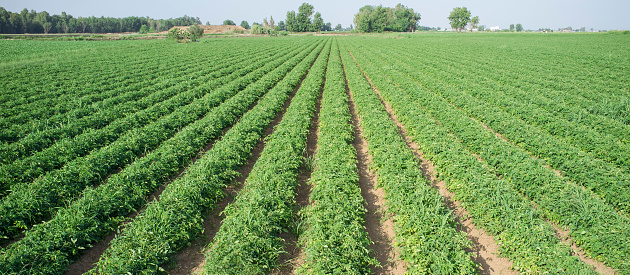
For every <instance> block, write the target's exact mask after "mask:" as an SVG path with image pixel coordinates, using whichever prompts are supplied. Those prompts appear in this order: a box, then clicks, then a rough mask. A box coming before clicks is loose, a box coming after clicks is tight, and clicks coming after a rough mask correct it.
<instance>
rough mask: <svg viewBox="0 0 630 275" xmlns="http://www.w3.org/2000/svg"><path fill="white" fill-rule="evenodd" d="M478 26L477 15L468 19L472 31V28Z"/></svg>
mask: <svg viewBox="0 0 630 275" xmlns="http://www.w3.org/2000/svg"><path fill="white" fill-rule="evenodd" d="M478 26H479V16H475V17H473V18H472V19H470V31H472V30H473V29H477V28H478ZM479 31H482V30H479Z"/></svg>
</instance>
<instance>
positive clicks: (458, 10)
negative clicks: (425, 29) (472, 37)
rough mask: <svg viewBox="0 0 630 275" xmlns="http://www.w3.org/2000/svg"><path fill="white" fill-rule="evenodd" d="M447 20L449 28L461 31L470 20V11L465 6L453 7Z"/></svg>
mask: <svg viewBox="0 0 630 275" xmlns="http://www.w3.org/2000/svg"><path fill="white" fill-rule="evenodd" d="M448 21H450V24H451V28H453V29H454V30H457V32H461V31H462V29H464V27H466V25H467V24H468V22H470V11H468V8H466V7H455V8H453V11H451V14H450V15H449V16H448Z"/></svg>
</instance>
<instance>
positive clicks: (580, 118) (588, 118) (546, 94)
mask: <svg viewBox="0 0 630 275" xmlns="http://www.w3.org/2000/svg"><path fill="white" fill-rule="evenodd" d="M400 53H403V52H400ZM438 54H439V55H438ZM435 55H438V56H439V58H437V60H440V61H441V62H443V63H442V64H449V65H450V66H448V69H449V70H450V71H451V72H456V73H458V74H461V75H467V76H468V78H469V79H472V80H474V81H475V82H479V83H483V85H484V86H486V87H492V89H494V90H500V91H502V92H503V93H504V95H508V96H511V97H514V98H515V99H518V100H519V101H521V102H523V103H526V104H534V105H537V106H538V107H539V108H542V109H544V110H546V111H547V112H549V113H550V114H553V115H555V116H557V117H558V118H562V119H565V120H567V121H569V122H574V123H577V124H578V125H583V126H586V127H589V128H590V129H592V130H595V131H597V132H598V133H600V134H602V135H605V136H611V137H610V138H614V139H615V140H616V141H618V142H622V143H624V144H626V145H628V144H630V140H628V139H627V133H628V132H629V131H630V126H629V125H627V124H624V123H623V122H621V121H619V120H616V119H613V118H610V117H606V116H604V115H600V114H596V113H593V112H590V111H589V109H590V108H592V107H593V106H594V105H597V104H598V103H597V102H593V101H591V100H588V99H586V98H584V97H582V96H579V95H576V94H573V93H567V92H566V91H558V90H555V89H552V88H549V87H547V86H546V85H543V84H541V83H539V82H537V81H539V80H540V78H538V77H536V76H532V75H530V74H523V73H521V72H522V71H521V70H520V68H518V65H515V64H509V65H505V64H502V63H500V62H499V61H496V60H486V59H479V58H474V57H470V56H467V57H464V56H459V57H457V59H454V58H452V57H451V56H450V54H446V53H435ZM435 55H434V54H431V56H432V57H434V56H435ZM416 58H417V56H416ZM416 60H417V61H419V60H418V59H416ZM430 63H434V61H433V59H430V58H426V59H424V58H423V59H422V65H424V66H423V67H424V68H427V69H428V68H434V67H435V66H438V65H433V66H426V65H428V64H430ZM434 64H435V63H434ZM442 68H445V67H444V66H442ZM523 69H525V68H523ZM423 71H426V70H423ZM476 71H483V72H484V73H483V74H481V75H479V74H473V72H476ZM526 81H529V82H531V83H529V82H526ZM596 90H599V89H596ZM529 91H536V92H529ZM505 110H506V111H510V110H509V109H505ZM606 138H608V137H606ZM610 155H613V154H610Z"/></svg>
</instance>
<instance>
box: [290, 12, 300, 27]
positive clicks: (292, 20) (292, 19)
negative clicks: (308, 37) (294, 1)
mask: <svg viewBox="0 0 630 275" xmlns="http://www.w3.org/2000/svg"><path fill="white" fill-rule="evenodd" d="M287 31H290V32H297V31H300V29H299V28H298V23H297V17H296V15H295V11H288V12H287Z"/></svg>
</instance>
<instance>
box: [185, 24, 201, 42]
mask: <svg viewBox="0 0 630 275" xmlns="http://www.w3.org/2000/svg"><path fill="white" fill-rule="evenodd" d="M188 32H189V33H190V39H191V40H193V41H194V40H197V39H198V38H200V37H202V36H203V28H202V27H200V26H199V25H197V24H195V25H192V26H190V27H189V28H188Z"/></svg>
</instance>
